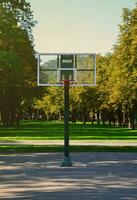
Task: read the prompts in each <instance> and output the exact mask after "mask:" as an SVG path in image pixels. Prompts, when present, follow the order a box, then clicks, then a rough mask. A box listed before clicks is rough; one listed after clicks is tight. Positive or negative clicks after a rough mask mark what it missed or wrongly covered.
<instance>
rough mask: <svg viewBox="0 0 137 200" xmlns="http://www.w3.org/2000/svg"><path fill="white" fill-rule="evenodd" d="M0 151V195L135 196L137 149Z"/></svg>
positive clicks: (61, 199) (43, 199)
mask: <svg viewBox="0 0 137 200" xmlns="http://www.w3.org/2000/svg"><path fill="white" fill-rule="evenodd" d="M70 156H71V160H72V162H73V167H66V168H64V167H63V168H62V167H60V164H61V162H62V159H63V154H62V153H32V154H3V155H2V154H1V155H0V199H2V200H4V199H15V200H16V199H17V200H23V199H25V200H90V199H91V200H92V199H93V200H94V199H95V200H96V199H97V200H137V153H72V154H70Z"/></svg>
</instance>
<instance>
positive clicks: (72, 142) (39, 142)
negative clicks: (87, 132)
mask: <svg viewBox="0 0 137 200" xmlns="http://www.w3.org/2000/svg"><path fill="white" fill-rule="evenodd" d="M63 144H64V142H63V140H7V141H6V140H5V141H2V140H1V141H0V145H63ZM70 145H83V146H87V145H91V146H137V142H135V141H109V140H107V141H93V140H92V141H90V140H87V141H86V140H79V141H78V140H70Z"/></svg>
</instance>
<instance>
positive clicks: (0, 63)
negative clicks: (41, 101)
mask: <svg viewBox="0 0 137 200" xmlns="http://www.w3.org/2000/svg"><path fill="white" fill-rule="evenodd" d="M26 6H28V5H27V4H26V3H25V1H1V4H0V96H1V100H0V111H1V117H2V122H3V125H4V126H14V125H15V123H17V122H18V113H19V106H20V104H21V101H22V100H23V98H24V97H25V96H26V95H28V94H29V93H30V91H32V88H33V87H35V83H34V79H35V66H36V62H35V58H34V49H33V42H32V37H30V36H31V27H30V25H31V22H32V20H30V16H31V17H32V14H31V11H30V10H29V9H28V7H27V9H26ZM21 8H22V10H20V9H21ZM27 11H28V12H29V13H28V14H27ZM23 13H24V14H23ZM25 16H26V17H25ZM23 19H24V24H23ZM27 23H28V26H26V25H27ZM32 24H33V22H32Z"/></svg>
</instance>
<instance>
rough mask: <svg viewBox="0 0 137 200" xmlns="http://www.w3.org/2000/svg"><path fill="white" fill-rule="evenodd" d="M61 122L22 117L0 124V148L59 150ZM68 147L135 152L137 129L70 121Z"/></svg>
mask: <svg viewBox="0 0 137 200" xmlns="http://www.w3.org/2000/svg"><path fill="white" fill-rule="evenodd" d="M63 139H64V125H63V122H45V121H23V122H21V123H20V126H19V127H16V128H2V127H1V128H0V152H3V153H4V152H5V153H6V152H8V153H10V152H11V153H14V152H20V153H21V152H22V153H23V152H62V151H63ZM70 151H72V152H96V151H111V152H112V151H117V152H119V151H124V152H125V151H126V152H137V130H132V129H129V128H125V127H117V126H109V125H107V124H106V125H105V126H103V125H97V124H94V125H92V124H91V123H87V124H82V123H70Z"/></svg>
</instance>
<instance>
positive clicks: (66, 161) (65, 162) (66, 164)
mask: <svg viewBox="0 0 137 200" xmlns="http://www.w3.org/2000/svg"><path fill="white" fill-rule="evenodd" d="M61 167H72V162H71V159H70V158H69V157H64V159H63V162H62V164H61Z"/></svg>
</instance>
